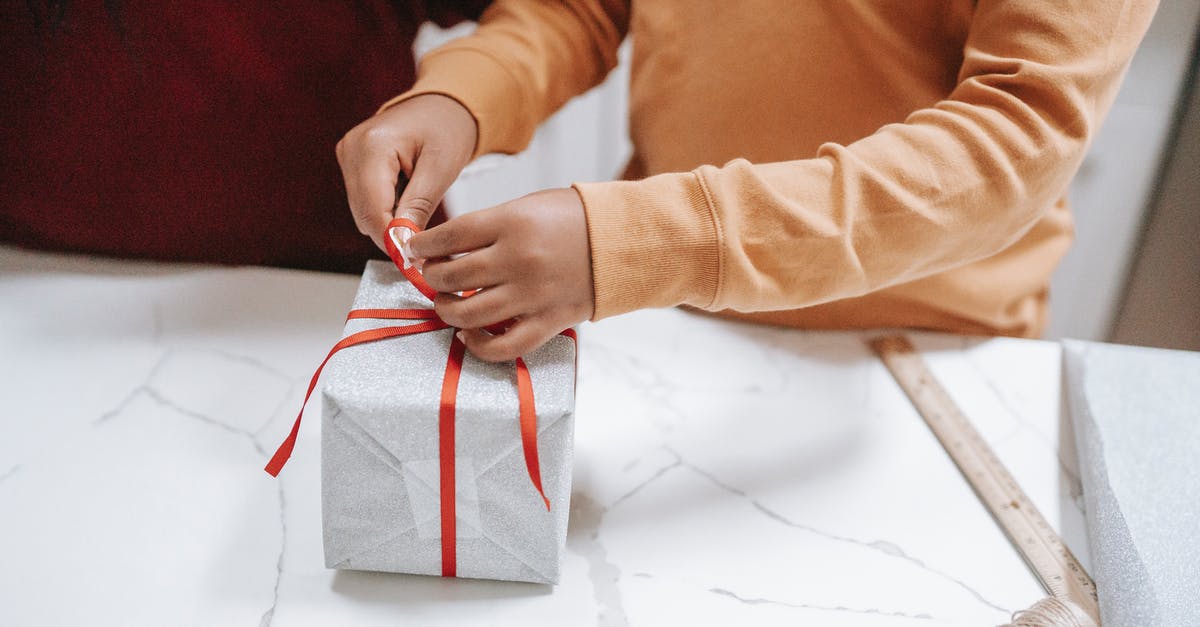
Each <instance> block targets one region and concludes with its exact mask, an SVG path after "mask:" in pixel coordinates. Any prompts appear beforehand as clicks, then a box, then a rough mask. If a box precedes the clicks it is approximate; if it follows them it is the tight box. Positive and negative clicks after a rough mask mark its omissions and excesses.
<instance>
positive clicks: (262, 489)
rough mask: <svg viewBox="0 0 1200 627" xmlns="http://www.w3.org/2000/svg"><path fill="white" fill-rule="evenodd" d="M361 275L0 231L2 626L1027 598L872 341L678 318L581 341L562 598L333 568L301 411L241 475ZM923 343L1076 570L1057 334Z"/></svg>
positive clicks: (787, 610)
mask: <svg viewBox="0 0 1200 627" xmlns="http://www.w3.org/2000/svg"><path fill="white" fill-rule="evenodd" d="M356 284H357V280H356V278H355V277H350V276H339V275H326V274H317V273H305V272H294V271H282V270H269V269H254V268H212V267H201V266H182V265H155V264H143V263H133V262H116V261H109V260H97V259H92V258H87V257H72V256H59V255H47V254H38V253H30V252H26V251H19V250H14V249H11V248H0V354H2V355H3V358H2V359H0V399H2V400H3V409H4V417H3V419H2V420H0V559H2V560H3V562H2V566H0V625H4V626H6V627H10V626H11V627H18V626H21V627H23V626H26V625H29V626H34V625H36V626H43V625H89V626H101V625H123V626H124V625H153V626H156V627H157V626H161V625H222V626H224V625H247V626H250V625H273V626H276V627H285V626H289V627H290V626H301V625H314V626H315V625H356V626H369V625H397V624H404V625H442V624H445V625H497V626H499V625H515V626H521V627H527V626H529V625H601V626H619V625H634V626H660V625H741V624H746V625H748V624H753V625H798V624H814V625H817V624H819V625H872V626H874V625H989V624H996V623H1000V622H1004V621H1006V620H1007V618H1008V616H1009V614H1010V612H1011V611H1013V610H1016V609H1020V608H1024V607H1027V606H1029V605H1030V604H1032V603H1033V602H1034V601H1035V600H1037V599H1039V598H1041V597H1042V596H1043V593H1042V591H1041V590H1040V588H1039V587H1038V585H1037V583H1036V582H1035V580H1034V578H1033V577H1032V576H1031V575H1030V574H1029V572H1028V571H1027V570H1026V568H1025V566H1024V565H1023V563H1022V562H1021V560H1020V558H1019V557H1018V556H1017V554H1016V553H1015V552H1014V551H1013V550H1012V549H1011V548H1010V547H1009V545H1008V544H1007V542H1006V541H1005V539H1004V538H1003V536H1002V535H1001V534H1000V532H999V531H998V529H997V528H996V527H995V525H994V523H993V522H992V520H991V519H990V518H989V517H988V515H987V513H986V512H985V510H984V509H983V507H982V506H981V505H979V503H978V502H977V501H976V500H975V497H974V495H973V494H972V493H971V491H970V489H969V488H968V486H967V484H966V483H965V482H964V481H963V479H962V478H961V476H960V475H959V474H958V472H957V471H956V470H955V468H954V466H953V465H952V464H951V462H950V461H949V460H948V458H947V457H946V455H945V454H944V453H943V452H942V450H941V449H940V448H939V446H938V445H937V443H936V441H935V440H934V438H933V437H932V436H931V435H930V433H929V432H928V429H927V428H926V427H925V426H924V424H923V423H922V422H921V420H920V418H919V417H918V416H917V414H916V413H915V411H914V410H913V409H912V407H911V406H910V405H909V403H908V401H907V400H906V398H905V397H904V396H903V395H902V393H901V392H900V390H899V389H898V388H897V387H896V385H895V384H894V383H893V382H892V381H891V379H890V377H889V376H888V374H887V373H886V371H885V370H884V368H883V367H882V366H881V365H880V364H879V363H878V362H877V361H876V360H875V359H874V358H873V357H871V355H870V353H869V352H868V350H867V349H866V348H865V347H864V345H863V344H862V336H860V335H857V334H853V333H816V332H802V331H794V330H782V329H772V328H765V327H753V326H747V325H742V324H736V323H731V322H726V321H719V320H715V319H711V318H706V317H701V316H697V315H693V314H688V313H685V312H681V311H674V310H671V311H647V312H640V313H636V314H632V315H629V316H626V317H621V318H617V319H613V320H609V321H605V322H602V323H599V324H595V325H585V326H584V328H583V329H582V330H581V362H580V374H579V388H578V427H577V429H578V430H577V434H576V447H577V451H576V467H575V488H574V496H573V501H572V511H571V529H570V532H569V537H568V541H567V553H566V557H565V562H564V577H563V581H562V583H561V584H560V585H559V586H557V587H549V586H538V585H530V584H513V583H496V582H480V581H468V580H445V579H440V578H432V577H417V576H404V575H389V574H377V573H363V572H334V571H330V570H326V569H325V568H324V566H323V562H322V552H321V546H320V543H321V533H320V499H319V490H318V467H319V459H318V456H319V446H318V443H319V433H318V430H319V426H320V421H319V420H316V419H313V418H312V417H311V416H310V419H309V420H307V421H306V423H305V426H304V429H303V431H302V434H301V438H300V442H299V445H298V448H297V454H296V456H295V457H294V458H293V460H292V462H291V464H290V465H289V466H288V468H287V469H286V470H285V471H284V473H283V474H282V475H281V478H280V479H279V480H275V479H272V478H271V477H269V476H267V475H266V474H265V473H263V472H262V470H261V467H262V465H263V463H264V461H265V459H266V455H267V452H268V451H270V450H273V449H274V447H275V445H276V444H277V443H278V441H279V440H280V439H281V438H282V437H283V435H284V434H285V432H286V431H287V428H288V425H289V423H290V421H291V419H292V417H293V414H294V412H295V409H296V407H297V406H298V403H299V400H300V395H301V393H302V392H303V386H304V384H305V383H307V379H308V376H309V375H310V374H311V372H312V369H313V368H314V367H315V365H316V364H317V363H318V361H319V360H320V358H321V357H322V356H323V355H324V353H325V351H326V350H327V349H328V347H329V346H330V345H331V344H332V343H333V342H334V341H335V340H336V339H337V338H338V336H339V331H340V329H341V326H342V318H343V316H344V314H345V310H346V308H347V307H348V305H349V303H350V301H351V299H352V297H353V294H354V291H355V287H356ZM915 339H916V343H917V344H918V346H919V347H920V348H921V349H922V350H924V351H926V352H927V359H928V360H929V362H930V363H931V366H932V368H933V369H934V371H935V374H936V375H937V376H938V377H939V378H941V379H942V381H943V382H944V383H945V384H946V385H947V386H948V387H949V389H950V390H951V392H952V394H953V396H954V397H955V398H956V400H957V401H958V402H959V403H960V404H961V405H962V406H963V407H964V409H965V410H966V411H967V413H968V414H970V415H971V416H972V417H973V418H974V420H975V421H976V423H977V425H978V427H979V428H980V429H981V431H982V432H983V434H984V435H985V437H986V438H987V439H988V440H989V441H990V442H991V443H992V444H993V446H994V447H995V448H996V449H997V452H998V453H999V455H1000V456H1001V457H1002V458H1003V459H1004V461H1005V462H1006V463H1008V464H1009V466H1010V468H1011V469H1012V471H1013V472H1014V474H1015V475H1016V476H1017V477H1018V479H1019V480H1020V481H1021V482H1022V483H1023V484H1024V486H1025V488H1026V489H1027V490H1028V491H1029V492H1030V494H1031V497H1032V498H1033V500H1034V502H1035V503H1036V504H1037V505H1038V507H1039V508H1041V510H1042V512H1043V513H1044V514H1045V515H1046V517H1047V518H1048V519H1049V520H1050V521H1051V523H1052V524H1054V525H1056V526H1057V527H1059V528H1060V529H1061V530H1062V531H1063V533H1064V534H1065V536H1066V538H1067V541H1068V544H1070V545H1071V547H1072V549H1074V550H1075V551H1076V553H1077V554H1081V557H1082V558H1083V559H1084V560H1085V561H1086V559H1087V555H1086V539H1085V537H1084V533H1083V518H1082V515H1081V512H1080V510H1079V505H1078V502H1079V499H1078V498H1077V497H1078V494H1079V487H1078V481H1077V479H1076V476H1075V472H1074V470H1073V461H1072V455H1071V454H1070V452H1069V451H1070V450H1071V447H1070V446H1069V445H1068V444H1069V443H1064V445H1063V446H1060V442H1059V440H1060V437H1059V436H1060V433H1062V432H1063V429H1064V425H1062V424H1060V420H1061V418H1060V416H1061V413H1060V409H1059V405H1060V400H1059V399H1060V395H1059V350H1058V347H1057V345H1055V344H1052V343H1048V342H1036V341H1024V340H1007V339H993V340H983V339H967V338H957V337H949V336H940V335H934V334H917V335H916V336H915ZM310 411H311V412H312V413H313V415H315V414H316V412H317V411H319V404H316V405H315V406H314V409H313V410H310ZM1069 431H1070V430H1069V429H1066V432H1069ZM1060 449H1061V451H1067V452H1066V453H1063V452H1060Z"/></svg>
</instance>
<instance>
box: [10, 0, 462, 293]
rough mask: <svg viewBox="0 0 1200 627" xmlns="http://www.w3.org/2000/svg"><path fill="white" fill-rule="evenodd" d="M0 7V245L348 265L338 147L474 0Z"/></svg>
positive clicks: (356, 242)
mask: <svg viewBox="0 0 1200 627" xmlns="http://www.w3.org/2000/svg"><path fill="white" fill-rule="evenodd" d="M2 4H3V7H2V8H0V29H2V33H3V35H2V36H0V58H3V59H4V62H3V63H2V64H0V177H2V178H0V181H2V184H0V241H6V242H10V243H16V244H18V245H23V246H29V247H36V248H46V249H58V250H74V251H85V252H95V253H102V254H110V255H119V256H126V257H139V258H152V259H172V260H188V261H207V262H219V263H236V264H267V265H280V266H291V267H300V268H318V269H330V270H341V271H350V272H358V271H360V270H361V269H362V264H363V262H364V260H366V259H367V258H369V257H374V256H379V255H380V253H379V252H378V251H377V250H375V248H374V247H373V246H372V245H371V244H370V241H369V240H368V239H366V238H365V237H363V236H362V235H360V234H359V233H358V231H357V230H356V229H355V227H354V223H353V220H352V219H351V217H350V214H349V210H348V209H347V206H346V199H345V193H344V190H343V186H342V179H341V173H340V170H339V169H338V166H337V161H336V159H335V157H334V145H335V144H336V142H337V140H338V139H339V138H340V137H341V136H342V135H343V134H344V133H345V132H346V131H347V130H349V129H350V128H351V127H353V126H354V125H355V124H357V123H359V122H360V121H362V120H363V119H365V118H366V117H367V116H369V115H371V114H372V113H373V112H374V111H375V109H376V108H377V107H378V106H379V105H380V103H382V102H383V101H385V100H386V99H388V98H390V97H391V96H393V95H395V94H397V93H399V92H401V91H403V90H404V89H406V88H407V87H409V86H410V85H411V83H412V80H413V74H414V71H413V59H412V54H411V43H412V39H413V37H414V36H415V34H416V30H417V27H418V25H419V23H420V22H421V21H422V20H424V19H425V18H427V17H430V16H431V15H432V16H434V17H437V18H440V19H442V21H447V20H452V19H453V16H452V12H450V13H448V12H447V11H448V9H455V8H457V9H461V13H462V15H463V16H466V17H472V14H473V13H477V12H478V10H479V6H478V5H480V4H483V3H482V2H479V1H476V2H462V3H453V2H447V3H421V2H386V1H384V0H359V1H348V0H343V1H328V2H301V3H275V2H229V3H225V2H198V1H178V2H105V3H99V2H72V3H64V2H61V1H60V2H49V3H47V2H44V1H36V0H35V1H31V2H28V3H25V2H6V3H2ZM428 4H435V5H436V6H433V7H429V6H427V5H428ZM458 5H461V6H458ZM64 7H65V8H64Z"/></svg>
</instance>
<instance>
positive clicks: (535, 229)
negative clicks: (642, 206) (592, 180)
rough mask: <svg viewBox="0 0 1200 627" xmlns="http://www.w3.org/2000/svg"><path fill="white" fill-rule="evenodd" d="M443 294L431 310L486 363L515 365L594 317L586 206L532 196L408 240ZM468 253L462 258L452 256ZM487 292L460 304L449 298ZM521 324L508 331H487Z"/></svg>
mask: <svg viewBox="0 0 1200 627" xmlns="http://www.w3.org/2000/svg"><path fill="white" fill-rule="evenodd" d="M409 252H410V253H411V255H412V256H413V257H415V258H418V259H426V260H427V261H426V262H425V265H424V274H425V280H426V281H427V282H428V283H429V285H430V286H432V287H433V288H434V289H436V290H437V291H438V292H440V293H439V294H438V296H437V299H436V300H435V301H434V309H436V310H437V313H438V315H439V316H441V317H442V319H443V320H445V321H446V322H448V323H450V324H452V325H454V326H456V327H460V328H462V329H463V331H462V335H463V341H464V342H465V343H466V345H467V348H468V349H469V350H470V351H471V352H472V353H474V354H475V356H476V357H479V358H480V359H483V360H486V361H505V360H508V359H514V358H516V357H519V356H521V355H523V354H525V353H528V352H529V351H532V350H534V349H536V348H538V347H540V346H541V345H542V344H545V343H546V342H547V341H548V340H549V339H550V338H552V337H554V335H555V334H557V333H559V332H560V331H562V330H563V329H566V328H568V327H570V326H572V325H575V324H577V323H580V322H583V321H584V320H587V319H588V318H591V317H592V311H593V309H594V308H595V301H594V298H593V295H592V267H591V266H592V262H591V251H590V249H589V248H588V233H587V222H586V219H585V217H584V213H583V203H582V202H581V201H580V200H579V195H578V194H576V193H575V190H573V189H552V190H547V191H542V192H537V193H534V194H530V195H528V196H525V197H523V198H518V199H516V200H513V201H510V202H507V203H504V204H503V205H499V206H496V207H493V208H491V209H486V210H483V211H479V212H476V213H470V214H467V215H465V216H462V217H460V218H455V219H453V220H450V221H449V222H447V223H445V224H442V225H440V226H437V227H434V228H432V229H430V230H428V231H423V232H421V233H418V234H416V235H414V236H413V237H412V239H411V240H409ZM458 253H469V254H467V255H465V256H463V257H459V258H457V259H450V258H449V255H453V254H458ZM478 288H482V289H483V291H482V292H480V293H478V294H475V295H474V296H470V297H467V298H462V297H460V296H457V295H455V294H453V293H452V292H462V291H466V290H471V289H478ZM509 318H516V319H517V323H516V324H515V325H514V326H512V327H511V328H510V329H509V330H508V331H507V332H506V333H503V334H501V335H491V334H489V333H488V332H487V331H484V330H482V329H483V327H486V326H489V325H492V324H495V323H497V322H503V321H505V320H508V319H509Z"/></svg>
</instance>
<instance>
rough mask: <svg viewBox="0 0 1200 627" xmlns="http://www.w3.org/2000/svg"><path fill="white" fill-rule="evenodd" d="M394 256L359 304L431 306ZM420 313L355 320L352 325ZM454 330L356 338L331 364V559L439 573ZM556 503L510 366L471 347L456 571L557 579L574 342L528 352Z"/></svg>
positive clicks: (327, 501) (370, 267)
mask: <svg viewBox="0 0 1200 627" xmlns="http://www.w3.org/2000/svg"><path fill="white" fill-rule="evenodd" d="M428 306H430V304H429V301H428V300H426V299H425V298H424V297H423V296H422V295H421V294H420V293H419V292H417V290H416V289H415V288H413V287H412V286H411V285H410V284H409V283H408V282H407V281H405V280H404V278H403V275H401V274H400V273H399V272H398V271H397V270H396V269H395V267H393V266H392V265H390V264H387V263H384V262H380V261H372V262H369V263H368V264H367V268H366V271H365V272H364V274H363V279H362V283H361V285H360V286H359V290H358V295H357V297H356V298H355V300H354V307H355V308H395V307H404V308H409V307H428ZM395 324H412V321H395V320H350V321H348V322H347V324H346V329H345V335H349V334H351V333H354V332H357V331H362V330H364V329H368V328H374V327H380V326H391V325H395ZM450 339H451V330H448V329H447V330H443V331H436V332H432V333H422V334H418V335H410V336H405V337H401V338H396V339H389V340H383V341H380V342H374V343H371V344H364V345H359V346H355V347H352V348H348V349H346V350H344V351H342V352H340V353H338V354H337V355H336V356H334V357H333V359H331V360H330V362H329V365H328V366H326V369H325V372H324V374H323V375H322V376H323V379H324V382H325V387H324V392H323V395H322V434H321V438H322V440H321V492H322V505H323V515H322V517H323V522H324V538H325V563H326V565H327V566H328V567H330V568H343V569H354V570H375V571H387V572H400V573H417V574H427V575H440V574H441V522H440V521H441V514H440V511H441V510H440V500H439V488H438V485H439V470H438V406H439V401H440V397H441V389H442V378H443V376H444V373H445V369H446V357H447V354H448V351H449V346H450ZM525 362H526V364H527V365H528V366H529V370H530V376H531V378H532V379H533V388H534V397H535V404H536V407H537V414H538V452H539V460H540V463H541V475H542V485H543V487H544V488H545V491H546V496H547V497H548V498H549V499H550V511H546V507H545V505H544V504H543V503H542V500H541V497H540V496H538V493H537V490H536V489H535V488H534V487H533V484H532V483H531V481H530V479H529V474H528V471H527V470H526V467H525V458H524V453H523V451H522V448H521V437H520V427H519V424H518V418H517V390H516V379H515V376H516V375H515V373H514V369H513V364H512V363H511V362H509V363H501V364H489V363H486V362H482V361H479V360H477V359H475V358H474V357H472V356H471V355H470V353H468V354H467V357H466V360H465V362H464V364H463V371H462V378H461V380H460V381H459V385H458V401H457V419H456V422H455V425H456V428H455V439H456V447H455V449H456V454H455V465H456V472H455V479H456V480H455V484H456V485H455V491H456V508H457V510H458V512H457V520H456V523H455V529H456V533H457V536H458V544H457V546H458V549H457V550H458V562H457V574H458V576H459V577H472V578H481V579H504V580H512V581H530V582H537V583H556V582H557V581H558V578H559V562H560V556H561V553H562V549H563V544H564V541H565V539H566V531H567V512H568V510H569V508H570V494H571V463H572V450H573V449H572V438H573V436H574V406H575V391H574V388H575V344H574V342H572V341H571V340H570V339H568V338H566V337H561V336H560V337H556V338H555V339H553V340H551V342H550V343H549V344H547V345H546V346H544V347H542V348H540V349H538V350H537V351H534V352H533V353H531V354H529V355H526V356H525Z"/></svg>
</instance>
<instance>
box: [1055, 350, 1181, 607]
mask: <svg viewBox="0 0 1200 627" xmlns="http://www.w3.org/2000/svg"><path fill="white" fill-rule="evenodd" d="M1063 369H1064V373H1063V374H1064V376H1063V381H1064V383H1065V385H1066V390H1067V400H1068V405H1069V408H1070V412H1071V419H1072V422H1073V424H1074V428H1075V433H1076V439H1077V446H1078V448H1079V458H1080V474H1081V478H1082V479H1083V486H1084V498H1085V502H1086V506H1087V522H1088V539H1089V541H1090V543H1091V553H1092V562H1093V573H1092V575H1093V577H1094V578H1095V580H1096V586H1097V589H1098V591H1099V594H1100V615H1101V619H1102V620H1101V622H1102V623H1103V624H1104V625H1105V626H1106V627H1121V626H1124V625H1130V626H1134V625H1136V626H1139V627H1141V626H1150V625H1163V626H1167V625H1170V626H1175V625H1200V466H1198V465H1197V459H1198V458H1200V386H1198V385H1197V384H1198V383H1200V354H1198V353H1188V352H1181V351H1166V350H1157V349H1149V348H1139V347H1131V346H1116V345H1111V344H1093V343H1088V342H1077V341H1067V342H1064V343H1063Z"/></svg>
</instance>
